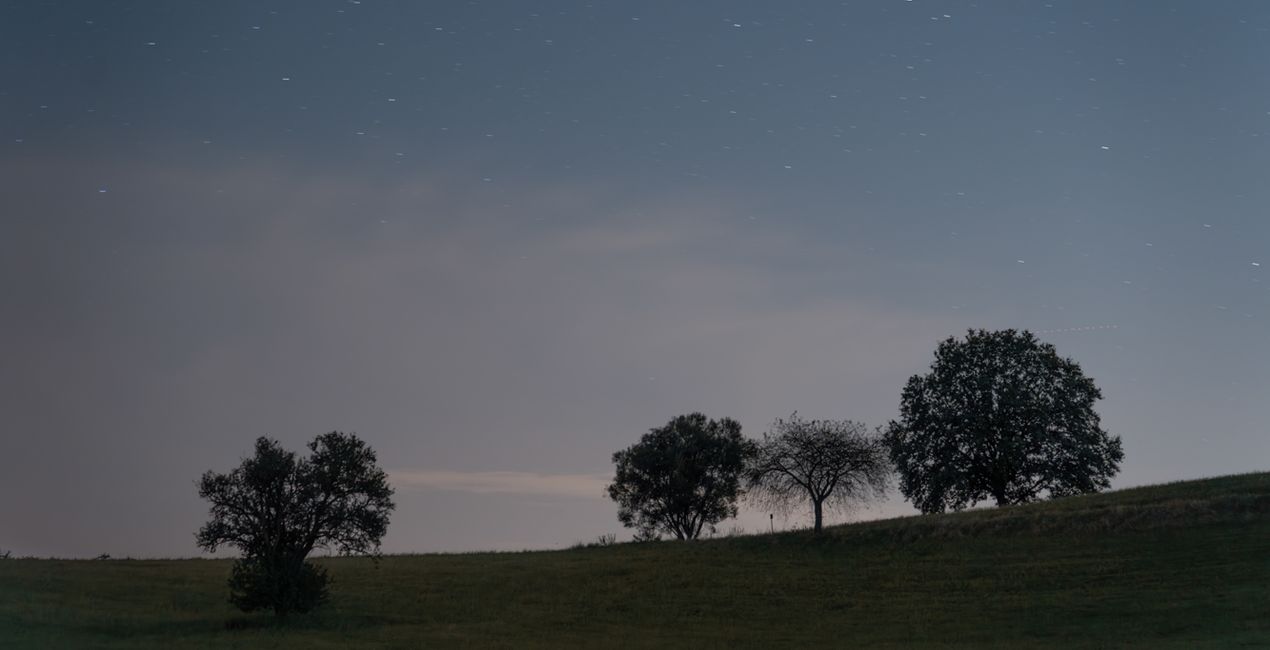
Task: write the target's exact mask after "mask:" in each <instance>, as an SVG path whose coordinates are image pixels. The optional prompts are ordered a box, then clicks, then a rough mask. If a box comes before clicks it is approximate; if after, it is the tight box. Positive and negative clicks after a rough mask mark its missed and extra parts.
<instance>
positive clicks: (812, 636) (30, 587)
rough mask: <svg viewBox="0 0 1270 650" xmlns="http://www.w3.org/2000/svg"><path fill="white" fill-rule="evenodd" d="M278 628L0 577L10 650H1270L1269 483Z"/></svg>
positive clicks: (207, 584)
mask: <svg viewBox="0 0 1270 650" xmlns="http://www.w3.org/2000/svg"><path fill="white" fill-rule="evenodd" d="M320 561H321V562H322V563H323V564H325V565H326V566H327V567H329V569H330V571H331V574H332V576H333V577H334V580H335V583H334V585H333V589H332V599H331V602H330V603H329V604H328V605H327V606H326V607H325V608H323V609H322V610H319V611H318V612H315V613H313V614H309V615H302V616H293V617H291V618H289V619H288V620H286V621H285V622H283V623H281V624H279V623H277V622H275V621H274V620H272V617H271V616H269V615H250V616H249V615H244V614H241V613H239V612H237V611H236V610H234V609H233V608H232V607H231V606H230V605H229V604H228V603H227V602H226V587H225V580H226V578H227V577H228V574H229V562H228V561H225V560H101V561H98V560H28V559H10V560H0V647H2V648H28V647H29V648H125V647H176V648H344V647H359V648H360V647H368V648H374V647H402V648H405V647H410V648H417V647H459V648H465V647H508V648H513V647H514V648H557V647H592V648H640V647H668V646H673V647H679V648H725V647H726V648H731V647H765V648H767V647H804V646H817V647H870V648H1237V647H1270V474H1249V475H1242V476H1230V477H1222V478H1216V479H1208V480H1203V481H1190V482H1183V483H1175V484H1169V485H1161V486H1152V487H1146V488H1138V489H1132V490H1122V491H1118V492H1112V493H1107V494H1101V495H1092V496H1085V497H1076V498H1071V499H1062V500H1055V501H1051V502H1046V503H1040V504H1033V505H1028V506H1017V507H1011V508H1003V509H989V510H979V511H973V512H966V513H959V514H948V515H938V516H921V517H905V518H899V519H891V520H884V521H876V522H866V523H861V524H853V525H846V526H838V527H834V528H830V529H827V530H826V533H825V534H823V535H819V536H816V535H812V534H811V533H809V532H797V533H783V534H775V535H756V536H746V537H734V538H726V539H715V540H705V541H698V542H687V543H683V542H658V543H650V544H617V545H611V546H596V547H588V548H576V549H571V550H563V551H542V552H525V553H474V554H451V555H399V556H389V557H385V558H383V559H382V560H381V561H380V562H379V563H378V565H376V564H374V563H372V562H371V561H370V560H368V559H362V558H336V559H324V560H320Z"/></svg>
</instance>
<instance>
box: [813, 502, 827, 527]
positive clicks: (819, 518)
mask: <svg viewBox="0 0 1270 650" xmlns="http://www.w3.org/2000/svg"><path fill="white" fill-rule="evenodd" d="M811 503H812V506H813V508H814V509H815V511H816V532H817V533H819V532H820V529H821V528H822V527H823V525H824V520H825V519H824V502H823V501H812V502H811Z"/></svg>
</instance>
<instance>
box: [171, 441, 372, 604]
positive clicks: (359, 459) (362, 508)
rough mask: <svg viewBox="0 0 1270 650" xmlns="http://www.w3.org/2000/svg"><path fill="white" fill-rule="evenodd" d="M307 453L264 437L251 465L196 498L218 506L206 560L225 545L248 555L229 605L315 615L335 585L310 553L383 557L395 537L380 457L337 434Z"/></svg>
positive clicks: (215, 479) (203, 539)
mask: <svg viewBox="0 0 1270 650" xmlns="http://www.w3.org/2000/svg"><path fill="white" fill-rule="evenodd" d="M308 447H309V450H310V451H311V452H312V453H311V455H310V456H309V457H308V458H297V457H296V454H295V453H294V452H290V451H286V450H285V449H283V448H282V447H281V446H280V445H279V444H278V442H277V441H276V440H270V439H268V438H263V437H262V438H259V439H258V440H256V453H255V455H254V456H253V457H251V458H247V459H244V460H243V462H242V464H241V465H239V466H238V467H237V468H235V469H234V470H232V471H230V472H229V473H227V474H217V473H215V472H212V471H209V472H207V473H206V474H204V475H203V478H202V479H201V480H200V481H199V484H198V494H199V496H200V497H202V498H204V499H207V500H208V501H210V502H211V504H212V506H211V520H210V521H208V522H207V523H206V524H205V525H204V526H203V527H202V528H201V529H200V530H199V531H198V533H197V535H196V539H197V541H198V545H199V546H200V547H202V548H203V549H205V550H207V551H209V552H214V551H216V549H217V548H219V547H220V546H222V545H228V546H232V547H236V548H238V550H239V551H240V552H241V553H242V557H241V558H240V559H239V560H238V561H237V562H235V564H234V568H233V573H232V575H231V577H230V580H229V586H230V601H231V602H232V603H234V604H235V605H237V606H238V607H239V608H240V609H242V610H243V611H247V612H250V611H254V610H257V609H272V610H273V611H274V613H275V614H276V615H278V616H285V615H286V614H287V613H288V612H291V611H296V612H306V611H309V610H310V609H312V608H314V607H316V606H317V605H319V604H321V603H322V602H323V601H324V600H325V599H326V596H327V583H328V577H327V575H326V570H325V569H323V568H322V567H319V566H317V565H315V564H313V563H311V562H307V561H306V558H307V557H308V556H309V553H311V552H312V551H313V550H314V549H315V548H326V549H333V550H336V551H338V552H339V553H341V554H344V555H358V554H366V553H378V550H379V542H380V539H382V538H383V536H384V533H385V532H386V531H387V529H388V513H389V512H391V511H392V509H393V503H392V500H391V497H392V488H391V487H389V486H388V480H387V475H386V474H385V473H384V472H383V470H381V469H379V467H378V466H377V465H376V463H375V452H374V451H372V450H371V449H370V447H368V446H366V443H364V442H362V441H361V440H360V439H358V438H357V436H355V435H352V434H344V433H340V432H338V431H336V432H332V433H327V434H323V435H320V436H318V437H317V438H315V439H314V440H313V442H311V443H309V445H308Z"/></svg>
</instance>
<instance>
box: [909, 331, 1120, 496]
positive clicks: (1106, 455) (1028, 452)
mask: <svg viewBox="0 0 1270 650" xmlns="http://www.w3.org/2000/svg"><path fill="white" fill-rule="evenodd" d="M1101 398H1102V393H1101V391H1099V390H1098V388H1097V387H1096V386H1094V382H1093V380H1092V379H1090V378H1089V377H1086V376H1085V374H1084V373H1083V372H1082V371H1081V368H1080V366H1079V365H1078V364H1077V363H1076V362H1074V361H1072V360H1071V359H1067V358H1063V357H1059V356H1058V354H1057V353H1056V352H1055V350H1054V346H1052V345H1050V344H1048V343H1041V342H1039V341H1038V340H1037V339H1036V337H1035V336H1033V335H1032V333H1031V332H1028V331H1023V332H1018V331H1015V330H1003V331H994V332H990V331H985V330H971V331H970V332H969V333H968V334H967V335H966V338H965V339H964V340H958V339H956V338H948V339H947V340H945V341H943V342H942V343H940V344H939V347H938V348H937V349H936V350H935V361H934V363H932V364H931V368H930V372H929V373H927V374H926V375H914V376H913V377H912V378H911V379H909V380H908V385H907V386H905V388H904V393H903V397H902V398H901V402H900V419H899V421H893V422H891V424H890V428H889V430H888V432H887V443H888V446H889V448H890V453H891V459H892V461H894V463H895V465H896V467H897V469H898V470H899V475H900V490H901V491H902V492H903V493H904V496H906V497H908V499H909V500H910V501H912V502H913V504H914V505H916V506H917V507H918V508H919V509H921V511H922V512H943V511H944V510H948V509H952V510H960V509H962V508H965V507H967V506H969V505H973V504H975V503H977V502H980V501H984V500H987V499H989V498H991V499H993V500H995V501H996V503H997V505H1007V504H1015V503H1026V502H1028V501H1034V500H1036V499H1038V498H1041V496H1042V495H1048V496H1050V497H1059V496H1067V495H1072V494H1082V493H1087V492H1096V491H1098V490H1100V489H1106V488H1107V487H1109V486H1110V479H1111V477H1112V476H1113V475H1115V473H1116V472H1117V470H1118V467H1119V463H1120V461H1121V460H1122V459H1123V458H1124V451H1123V449H1122V447H1121V443H1120V438H1119V437H1118V436H1111V435H1108V433H1107V432H1106V431H1104V430H1103V429H1102V428H1101V427H1100V425H1099V419H1098V414H1097V413H1096V412H1095V411H1094V402H1096V401H1097V400H1099V399H1101Z"/></svg>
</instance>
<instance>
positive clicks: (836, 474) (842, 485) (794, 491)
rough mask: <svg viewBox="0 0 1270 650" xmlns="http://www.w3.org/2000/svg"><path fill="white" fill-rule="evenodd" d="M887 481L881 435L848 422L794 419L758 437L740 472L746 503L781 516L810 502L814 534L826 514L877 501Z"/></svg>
mask: <svg viewBox="0 0 1270 650" xmlns="http://www.w3.org/2000/svg"><path fill="white" fill-rule="evenodd" d="M890 477H891V463H890V460H889V459H888V457H887V448H886V445H885V444H884V442H883V439H882V436H881V434H879V433H870V432H869V430H868V428H867V427H866V426H865V425H863V424H861V423H859V422H852V421H851V420H804V419H802V418H800V417H798V414H797V413H794V414H793V415H790V416H789V419H788V420H777V421H776V422H775V424H773V425H772V431H771V432H769V433H765V434H763V440H762V442H760V443H759V445H758V452H757V453H756V454H755V455H754V457H753V459H752V460H751V462H750V465H749V468H748V471H747V472H746V478H747V482H748V484H749V488H750V491H749V493H748V494H747V497H746V498H747V499H749V500H751V501H753V502H755V503H756V504H759V505H762V506H766V507H769V508H771V509H774V510H777V511H781V512H788V511H789V510H790V509H792V508H796V507H798V506H799V505H800V504H804V503H807V502H810V503H811V510H812V513H813V514H814V515H815V522H816V523H815V530H816V532H820V531H821V529H822V528H823V527H824V511H825V509H826V508H831V509H845V508H846V507H847V506H849V505H851V504H853V503H858V502H865V501H870V500H873V499H880V498H883V497H885V495H886V489H887V486H888V485H889V483H890Z"/></svg>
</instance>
